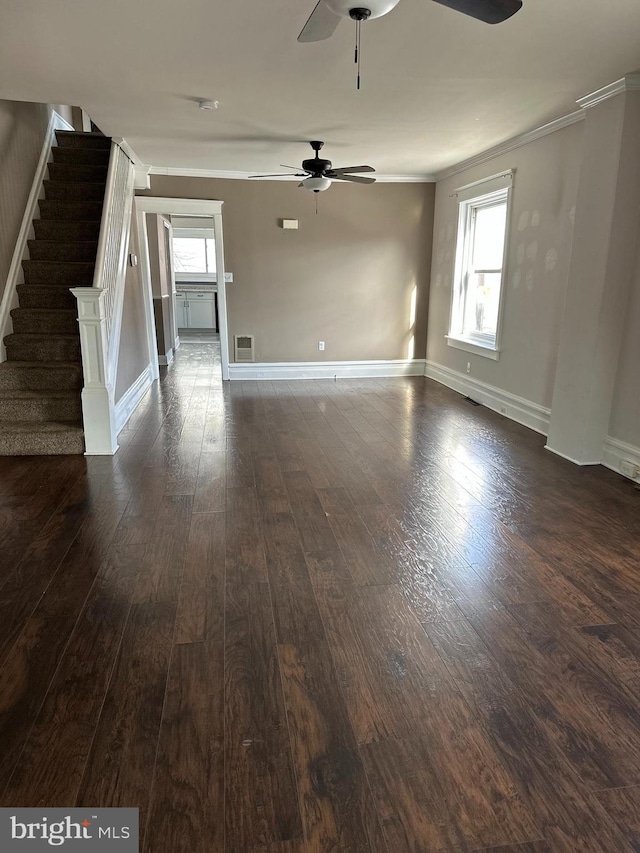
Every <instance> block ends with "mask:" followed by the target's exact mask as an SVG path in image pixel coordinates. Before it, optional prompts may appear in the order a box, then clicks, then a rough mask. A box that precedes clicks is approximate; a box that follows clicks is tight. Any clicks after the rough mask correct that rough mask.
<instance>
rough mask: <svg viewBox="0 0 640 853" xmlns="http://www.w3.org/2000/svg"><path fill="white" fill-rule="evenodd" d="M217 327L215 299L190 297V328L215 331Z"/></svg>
mask: <svg viewBox="0 0 640 853" xmlns="http://www.w3.org/2000/svg"><path fill="white" fill-rule="evenodd" d="M215 325H216V318H215V312H214V301H213V299H206V298H202V297H201V298H198V297H197V296H195V297H194V296H190V297H189V328H190V329H213V328H215Z"/></svg>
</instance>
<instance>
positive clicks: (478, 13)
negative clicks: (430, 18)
mask: <svg viewBox="0 0 640 853" xmlns="http://www.w3.org/2000/svg"><path fill="white" fill-rule="evenodd" d="M434 2H435V3H440V4H441V5H442V6H448V7H449V8H450V9H455V11H456V12H462V14H463V15H470V16H471V17H472V18H477V19H478V20H479V21H484V23H485V24H501V23H502V21H506V20H507V18H510V17H511V16H512V15H515V13H516V12H519V11H520V9H521V8H522V0H434Z"/></svg>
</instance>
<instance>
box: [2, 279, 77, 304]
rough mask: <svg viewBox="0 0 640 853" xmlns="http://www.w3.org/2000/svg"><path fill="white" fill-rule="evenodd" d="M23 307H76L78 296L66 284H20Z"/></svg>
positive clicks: (19, 293) (19, 296)
mask: <svg viewBox="0 0 640 853" xmlns="http://www.w3.org/2000/svg"><path fill="white" fill-rule="evenodd" d="M16 289H17V291H18V301H19V302H20V307H21V308H43V309H44V308H50V309H57V308H63V309H64V308H75V309H76V310H77V308H76V305H77V303H76V298H75V296H74V295H73V293H71V291H70V290H69V286H68V285H65V284H19V285H18V287H17V288H16Z"/></svg>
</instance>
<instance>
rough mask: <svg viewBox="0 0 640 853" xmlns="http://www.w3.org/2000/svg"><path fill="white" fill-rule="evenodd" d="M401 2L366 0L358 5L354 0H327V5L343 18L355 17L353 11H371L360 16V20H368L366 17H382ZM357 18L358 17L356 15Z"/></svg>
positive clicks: (394, 0) (397, 0)
mask: <svg viewBox="0 0 640 853" xmlns="http://www.w3.org/2000/svg"><path fill="white" fill-rule="evenodd" d="M399 2H400V0H366V4H363V6H357V5H356V4H355V3H354V2H353V0H325V5H326V6H328V7H329V9H331V11H332V12H335V14H336V15H340V16H341V17H343V18H351V17H354V16H353V15H352V14H351V13H352V11H353V12H354V13H361V12H363V11H364V12H369V14H368V15H365V16H362V17H360V20H366V18H381V17H382V16H383V15H386V14H387V12H390V11H391V10H392V9H394V8H395V7H396V6H397V5H398V3H399ZM355 20H358V18H357V17H356V18H355Z"/></svg>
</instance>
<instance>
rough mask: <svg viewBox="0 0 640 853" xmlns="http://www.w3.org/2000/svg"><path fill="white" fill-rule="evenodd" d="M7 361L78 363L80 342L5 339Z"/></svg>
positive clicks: (57, 339)
mask: <svg viewBox="0 0 640 853" xmlns="http://www.w3.org/2000/svg"><path fill="white" fill-rule="evenodd" d="M5 346H6V348H7V358H8V360H9V361H43V362H48V361H75V362H78V363H79V362H80V341H79V339H78V341H77V342H74V341H69V340H61V339H60V338H53V337H52V338H51V340H42V339H41V340H39V341H32V340H29V339H22V340H21V339H20V338H18V339H17V340H16V339H15V338H14V339H13V340H10V339H9V338H5Z"/></svg>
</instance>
